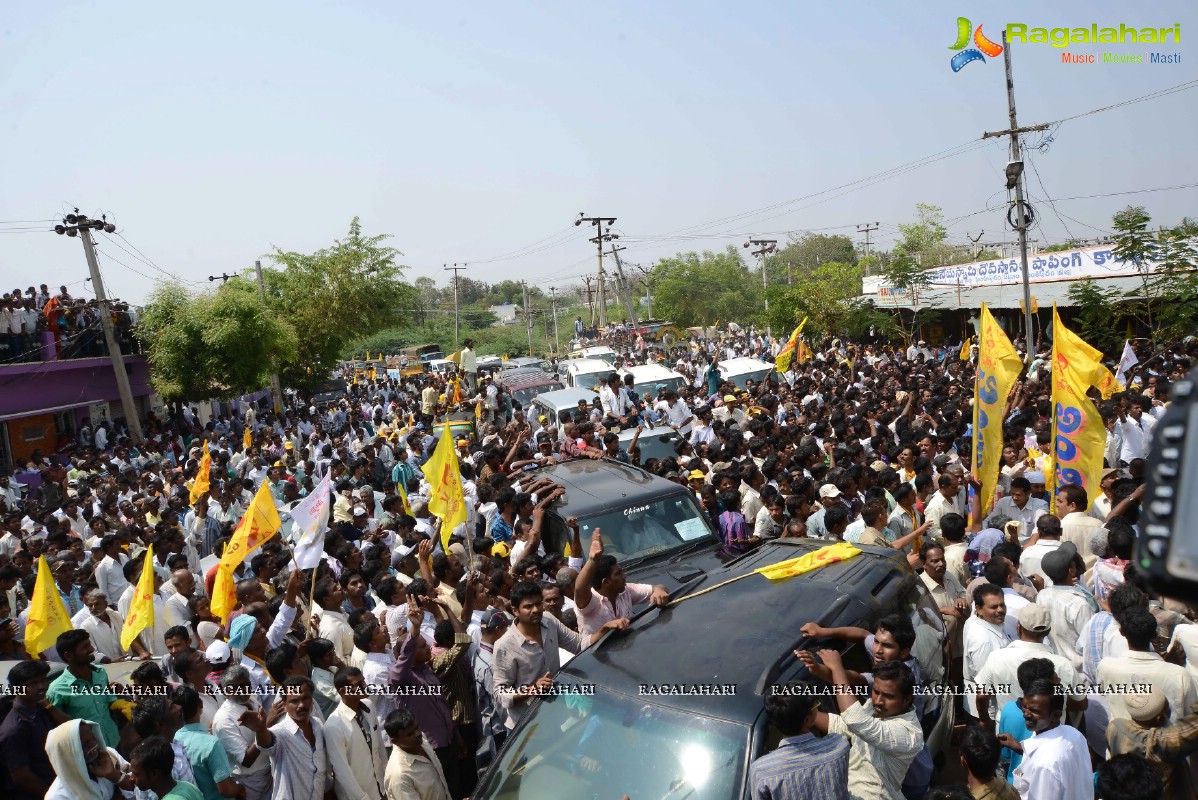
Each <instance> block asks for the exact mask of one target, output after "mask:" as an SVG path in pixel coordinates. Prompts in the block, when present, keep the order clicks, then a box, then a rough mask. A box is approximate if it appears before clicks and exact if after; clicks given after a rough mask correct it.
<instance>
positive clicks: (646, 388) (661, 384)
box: [634, 375, 685, 398]
mask: <svg viewBox="0 0 1198 800" xmlns="http://www.w3.org/2000/svg"><path fill="white" fill-rule="evenodd" d="M684 385H685V380H684V379H683V377H682V376H681V375H674V376H672V377H668V378H658V379H656V380H646V381H637V382H636V386H635V387H634V388H635V389H636V391H637V393H638V394H639V395H640V396H641V397H642V398H648V397H657V393H658V391H659V390H660V389H667V390H673V391H675V392H678V391H681V390H682V387H683V386H684Z"/></svg>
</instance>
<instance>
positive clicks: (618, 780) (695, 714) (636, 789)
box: [471, 539, 926, 800]
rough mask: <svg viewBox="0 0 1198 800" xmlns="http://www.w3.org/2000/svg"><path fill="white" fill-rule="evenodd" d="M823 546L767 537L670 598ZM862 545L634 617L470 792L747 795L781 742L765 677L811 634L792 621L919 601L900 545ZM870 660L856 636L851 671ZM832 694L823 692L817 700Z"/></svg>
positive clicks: (495, 795)
mask: <svg viewBox="0 0 1198 800" xmlns="http://www.w3.org/2000/svg"><path fill="white" fill-rule="evenodd" d="M825 544H827V543H826V542H821V541H816V540H807V539H782V540H776V541H774V542H771V543H769V544H767V545H765V546H763V547H761V548H759V549H758V550H756V551H754V552H752V553H749V554H746V555H744V556H742V557H740V558H738V559H736V560H735V561H733V562H731V563H729V564H728V565H727V566H726V567H725V568H724V569H722V570H718V571H715V572H712V573H711V574H708V575H706V576H705V577H703V578H699V579H697V580H696V581H694V582H692V583H691V584H690V585H687V586H683V587H681V589H680V591H679V592H678V596H682V595H685V594H691V593H693V592H696V591H698V590H701V589H703V588H706V587H710V586H715V585H716V584H718V583H720V582H722V581H725V580H727V579H728V578H731V577H735V576H737V575H743V574H745V573H751V572H752V571H753V570H754V569H756V568H758V567H761V566H765V565H768V564H773V563H776V562H779V561H783V560H786V559H789V558H794V557H796V556H799V555H802V554H804V553H807V552H810V551H812V550H814V549H816V548H818V547H820V546H822V545H825ZM861 549H862V553H861V554H860V555H858V556H855V557H853V558H851V559H849V560H847V561H842V562H839V563H835V564H830V565H828V566H826V567H823V568H821V569H818V570H815V571H813V572H809V573H807V574H805V575H800V576H798V577H794V578H791V579H790V580H787V581H782V582H779V583H772V582H771V581H769V580H767V579H766V578H764V577H762V576H760V575H750V576H749V577H747V578H744V579H743V580H739V581H736V582H735V583H731V584H728V585H726V586H722V587H720V588H718V589H715V590H714V591H711V592H708V593H707V594H704V595H701V596H698V597H695V598H693V599H690V600H686V601H685V602H682V603H680V604H679V605H677V606H674V607H671V608H669V609H666V610H658V609H649V610H647V611H645V612H642V613H641V614H638V615H637V616H638V618H637V619H634V620H633V623H632V625H631V627H630V628H629V629H628V630H627V631H625V632H623V633H615V634H608V636H606V637H605V638H603V639H602V640H600V642H599V644H597V645H596V646H595V647H593V648H591V649H589V650H587V651H585V652H583V653H581V654H579V655H578V656H576V657H575V658H573V659H572V660H571V661H569V662H568V663H567V664H566V665H565V666H564V667H562V669H561V671H560V672H558V673H557V676H556V677H555V681H556V683H557V686H558V688H559V689H561V691H559V692H557V693H556V694H555V695H554V696H545V697H543V698H541V699H540V700H538V701H537V703H536V705H534V706H533V708H532V709H531V711H530V712H529V713H528V715H527V716H525V717H524V718H523V719H522V720H521V721H520V723H519V724H518V725H517V727H516V729H515V730H514V731H513V732H512V734H511V735H510V736H509V737H508V740H507V742H506V743H505V745H504V748H503V750H502V751H501V752H500V753H499V755H498V757H497V758H496V760H495V762H494V763H493V764H492V766H491V768H490V769H489V770H488V771H487V773H486V775H484V776H483V779H482V780H481V781H480V783H479V786H478V787H477V789H476V790H475V791H474V792H473V793H472V794H471V797H472V798H474V800H510V799H512V798H531V799H534V800H539V799H540V798H545V797H569V798H574V799H575V800H578V799H579V798H585V799H586V800H590V798H604V799H605V800H606V798H613V797H615V798H618V797H621V796H622V795H624V794H627V795H628V796H629V797H634V798H683V797H687V798H692V799H693V800H716V799H717V798H718V800H730V799H731V798H749V797H750V796H751V787H747V786H745V782H746V777H747V774H748V768H749V764H750V763H751V762H752V760H753V759H754V758H756V757H758V756H760V755H762V754H763V753H765V752H768V751H769V750H771V749H772V748H773V747H774V746H776V745H777V743H778V740H779V739H780V738H781V735H780V733H779V732H778V731H776V730H772V729H771V728H770V727H769V726H768V724H767V722H766V718H765V712H764V706H763V698H764V696H765V695H767V694H768V693H769V692H770V690H771V687H772V686H774V685H776V684H779V683H782V682H785V681H788V680H794V679H796V678H805V677H807V672H806V667H804V666H803V664H802V662H800V661H799V660H798V659H796V658H795V657H794V655H793V650H794V649H795V648H807V647H811V646H813V645H814V644H815V643H814V642H811V641H809V640H808V639H807V638H806V637H804V636H803V635H802V634H801V633H800V632H799V628H800V627H801V626H802V625H803V624H804V623H806V622H813V621H814V622H818V623H819V624H820V625H824V626H828V627H832V626H841V625H858V626H862V627H866V628H869V629H871V630H872V628H873V624H874V622H875V621H876V620H877V619H878V618H879V617H881V616H883V615H884V614H886V613H889V612H893V611H895V610H900V609H901V610H902V611H904V612H906V613H908V614H913V613H914V612H915V607H916V604H918V603H919V602H920V599H919V598H920V595H919V592H918V590H917V588H916V578H915V575H914V573H913V572H912V571H911V570H910V568H909V567H908V566H907V564H906V562H905V561H904V560H903V558H902V554H901V553H899V552H898V551H895V550H892V549H888V548H875V547H863V548H861ZM925 602H926V601H925ZM869 660H870V659H869V654H868V653H867V652H866V651H865V648H864V647H863V646H861V645H860V644H853V645H850V646H849V647H848V648H847V649H846V650H845V665H846V666H847V667H848V668H849V669H858V670H865V669H868V667H867V665H868V664H869ZM832 700H833V698H831V697H825V698H824V702H825V704H826V707H827V709H828V710H833V709H834V708H835V706H834V704H833V702H832Z"/></svg>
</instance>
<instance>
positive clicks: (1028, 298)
mask: <svg viewBox="0 0 1198 800" xmlns="http://www.w3.org/2000/svg"><path fill="white" fill-rule="evenodd" d="M1002 43H1003V64H1004V66H1005V68H1006V73H1007V113H1008V115H1009V117H1010V122H1011V127H1010V128H1009V129H1007V130H1005V131H994V132H990V133H984V134H982V138H983V139H989V138H991V137H995V136H1010V137H1011V161H1010V163H1009V164H1007V171H1006V172H1007V190H1008V191H1010V190H1011V189H1014V190H1015V209H1014V211H1015V219H1013V220H1012V219H1011V214H1010V212H1008V213H1007V221H1008V222H1009V223H1010V224H1011V227H1013V228H1014V229H1015V230H1016V231H1018V232H1019V260H1020V263H1021V265H1022V269H1021V270H1020V271H1021V272H1022V273H1023V339H1024V342H1025V344H1026V350H1027V352H1026V354H1025V356H1024V360H1025V361H1026V362H1027V363H1029V364H1030V363H1031V360H1032V358H1033V356H1034V355H1035V353H1034V349H1035V340H1034V339H1033V338H1032V336H1033V331H1032V288H1031V284H1030V283H1029V282H1028V264H1027V229H1028V228H1029V227H1031V224H1032V222H1033V221H1034V217H1033V216H1032V214H1031V213H1030V212H1031V207H1030V206H1027V204H1026V203H1025V202H1024V199H1023V160H1022V157H1021V155H1020V152H1019V134H1021V133H1029V132H1031V131H1043V130H1048V127H1049V126H1048V125H1031V126H1029V127H1026V128H1020V127H1019V122H1018V121H1017V120H1016V117H1015V80H1014V78H1012V77H1011V43H1010V42H1008V41H1007V32H1006V30H1004V31H1003V33H1002Z"/></svg>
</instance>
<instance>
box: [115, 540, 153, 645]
mask: <svg viewBox="0 0 1198 800" xmlns="http://www.w3.org/2000/svg"><path fill="white" fill-rule="evenodd" d="M153 627H154V545H150V546H149V547H147V548H146V563H145V564H144V565H143V566H142V568H141V577H140V578H138V580H137V589H135V590H134V592H133V602H132V603H131V604H130V605H129V615H128V616H127V617H125V627H124V628H123V629H122V630H121V649H122V650H128V649H129V645H130V644H132V643H133V640H134V639H136V638H137V635H138V634H139V633H141V632H142V631H144V630H146V629H147V628H153Z"/></svg>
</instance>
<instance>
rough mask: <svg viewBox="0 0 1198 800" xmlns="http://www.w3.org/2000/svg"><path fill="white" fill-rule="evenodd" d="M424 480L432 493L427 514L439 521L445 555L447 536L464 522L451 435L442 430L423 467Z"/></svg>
mask: <svg viewBox="0 0 1198 800" xmlns="http://www.w3.org/2000/svg"><path fill="white" fill-rule="evenodd" d="M423 469H424V477H425V479H426V480H428V485H429V487H430V488H431V489H432V496H431V497H430V498H429V500H428V510H429V511H430V512H432V513H433V515H434V516H437V517H440V518H441V549H443V550H445V551H446V552H449V535H450V534H451V533H453V529H454V528H456V527H457V526H458V525H461V524H462V523H463V522H465V521H466V496H465V495H464V494H463V493H462V473H461V471H460V470H459V469H458V453H457V448H455V447H454V446H453V431H451V430H449V428H448V427H446V428H445V430H444V431H442V433H441V438H440V439H439V440H438V441H437V447H436V449H435V450H433V455H432V458H430V459H429V460H428V461H426V462H425V464H424V467H423Z"/></svg>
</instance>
